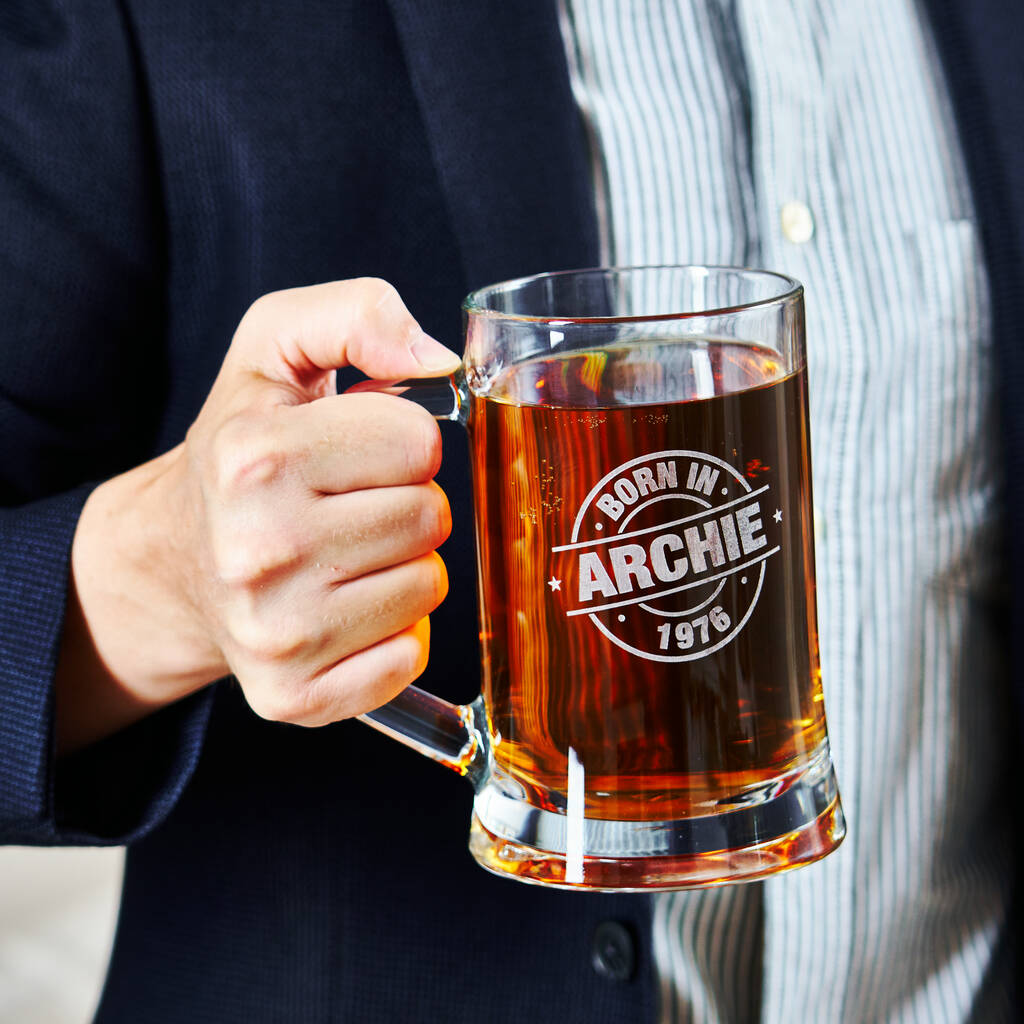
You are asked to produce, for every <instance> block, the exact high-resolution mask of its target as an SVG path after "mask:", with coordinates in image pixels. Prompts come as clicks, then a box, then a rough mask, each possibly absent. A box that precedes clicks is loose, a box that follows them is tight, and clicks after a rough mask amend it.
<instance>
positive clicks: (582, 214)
mask: <svg viewBox="0 0 1024 1024" xmlns="http://www.w3.org/2000/svg"><path fill="white" fill-rule="evenodd" d="M391 8H392V14H393V17H394V20H395V26H396V29H397V32H398V36H399V39H400V40H401V45H402V48H403V51H404V54H405V58H406V63H407V65H408V68H409V74H410V76H411V79H412V83H413V88H414V90H415V92H416V96H417V99H418V101H419V104H420V107H421V110H422V114H423V120H424V123H425V125H426V129H427V133H428V136H429V139H430V144H431V148H432V152H433V157H434V163H435V165H436V168H437V172H438V175H439V178H440V181H441V186H442V189H443V191H444V193H445V197H446V199H447V202H448V206H449V211H450V214H451V218H452V223H453V227H454V230H455V234H456V238H457V239H458V243H459V247H460V250H461V252H462V257H463V268H464V271H465V275H466V283H467V285H468V287H470V288H475V287H478V286H480V285H483V284H487V283H489V282H493V281H499V280H503V279H505V278H509V277H517V276H519V275H523V274H532V273H536V272H539V271H543V270H559V269H566V268H569V267H579V266H592V265H594V264H596V263H597V262H598V240H597V237H598V236H597V225H596V219H595V213H594V206H593V196H592V188H591V174H590V164H589V155H588V152H587V148H586V139H585V136H584V132H583V127H582V124H581V121H580V118H579V115H578V113H577V110H576V107H575V104H574V102H573V97H572V92H571V89H570V86H569V79H568V73H567V70H566V59H565V52H564V49H563V45H562V38H561V33H560V31H559V24H558V14H557V10H556V5H555V4H554V3H553V2H552V3H544V4H538V3H537V2H536V0H533V2H530V0H505V2H502V0H475V2H474V0H460V2H451V3H445V4H437V3H423V2H422V0H391Z"/></svg>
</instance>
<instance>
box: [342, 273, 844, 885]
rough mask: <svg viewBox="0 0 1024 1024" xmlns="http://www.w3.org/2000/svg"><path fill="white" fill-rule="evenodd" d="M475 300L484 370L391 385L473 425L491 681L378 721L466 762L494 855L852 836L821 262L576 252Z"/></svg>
mask: <svg viewBox="0 0 1024 1024" xmlns="http://www.w3.org/2000/svg"><path fill="white" fill-rule="evenodd" d="M463 311H464V316H465V324H466V351H465V357H464V372H463V371H460V373H459V374H457V375H456V376H454V377H452V378H444V379H442V380H441V381H440V382H439V381H436V380H435V381H405V382H402V384H401V385H398V386H396V387H394V388H392V390H394V391H395V392H397V393H402V394H405V395H406V396H407V397H412V398H415V399H416V400H419V401H421V402H422V403H423V404H424V405H426V406H427V407H428V408H429V409H431V411H432V412H434V413H435V415H438V416H439V417H440V418H448V419H456V420H459V421H461V422H462V423H463V424H466V425H467V426H468V429H469V432H470V438H471V452H472V469H473V487H474V510H475V521H476V539H477V558H478V567H479V611H480V638H481V648H482V656H483V661H482V693H481V695H480V697H478V698H477V700H475V701H474V702H473V703H472V704H469V705H465V706H458V707H457V706H453V705H451V704H449V703H447V702H446V701H443V700H441V699H440V698H437V697H434V696H433V695H431V694H428V693H426V692H424V691H423V690H420V689H418V688H416V687H409V688H408V689H407V690H405V691H404V692H403V693H402V694H400V695H399V696H398V697H397V698H395V700H393V701H392V702H391V703H390V704H387V705H384V706H383V707H382V708H379V709H378V710H376V711H373V712H371V713H369V714H367V715H364V716H362V717H363V720H364V721H367V722H368V723H369V724H371V725H373V726H374V727H376V728H378V729H380V730H382V731H383V732H386V733H388V734H389V735H392V736H394V737H395V738H397V739H400V740H401V741H402V742H405V743H407V744H409V745H410V746H413V747H415V748H416V749H418V750H420V751H421V752H422V753H425V754H427V755H429V756H431V757H433V758H435V759H436V760H439V761H441V762H442V763H444V764H447V765H448V766H450V767H452V768H454V769H456V770H457V771H459V772H461V773H462V774H464V775H466V776H467V777H468V778H469V780H470V782H471V783H472V784H473V786H474V787H475V790H476V798H475V801H474V810H473V816H472V822H471V826H470V850H471V852H472V854H473V856H474V857H475V858H476V860H477V861H478V862H479V863H480V864H481V865H483V866H484V867H485V868H487V869H489V870H491V871H493V872H496V873H499V874H505V875H508V876H511V877H515V878H519V879H522V880H524V881H529V882H536V883H542V884H546V885H553V886H560V887H564V888H571V889H617V890H655V889H677V888H688V887H695V886H706V885H718V884H723V883H727V882H738V881H746V880H750V879H754V878H759V877H763V876H765V875H769V874H773V873H775V872H778V871H783V870H786V869H788V868H793V867H797V866H799V865H802V864H806V863H809V862H811V861H814V860H817V859H819V858H820V857H823V856H824V855H826V854H827V853H829V852H830V851H831V850H833V849H835V848H836V847H837V846H838V845H839V843H840V842H841V841H842V839H843V836H844V834H845V821H844V818H843V812H842V808H841V805H840V801H839V794H838V790H837V786H836V779H835V773H834V770H833V766H832V760H831V757H830V754H829V745H828V736H827V731H826V724H825V710H824V703H823V695H822V686H821V673H820V670H819V664H818V641H817V624H816V609H815V581H814V551H813V530H812V519H811V476H810V450H809V438H808V425H807V368H806V354H805V340H804V314H803V290H802V288H801V286H800V285H799V284H798V283H797V282H796V281H793V280H791V279H789V278H786V277H782V276H780V275H778V274H772V273H768V272H764V271H754V270H743V269H733V268H724V267H646V268H628V269H599V270H587V271H570V272H566V273H558V274H544V275H539V276H536V277H530V278H523V279H520V280H516V281H511V282H506V283H503V284H498V285H494V286H491V287H488V288H483V289H481V290H479V291H476V292H474V293H473V294H471V295H470V296H469V297H468V298H467V300H466V302H465V304H464V307H463ZM369 386H371V387H374V386H380V385H379V383H378V384H370V385H369ZM439 403H441V404H439ZM445 403H446V404H447V408H442V407H441V406H442V405H443V404H445Z"/></svg>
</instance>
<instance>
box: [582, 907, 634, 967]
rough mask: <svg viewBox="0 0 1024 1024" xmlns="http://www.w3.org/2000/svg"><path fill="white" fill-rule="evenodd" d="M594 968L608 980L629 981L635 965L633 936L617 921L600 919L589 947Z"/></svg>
mask: <svg viewBox="0 0 1024 1024" xmlns="http://www.w3.org/2000/svg"><path fill="white" fill-rule="evenodd" d="M590 962H591V964H593V967H594V970H595V971H596V972H597V973H598V974H599V975H600V976H601V977H602V978H607V979H608V980H609V981H629V979H630V978H631V977H632V976H633V970H634V968H635V967H636V950H635V948H634V944H633V936H632V935H630V934H629V930H628V929H627V928H626V926H625V925H623V924H620V923H619V922H618V921H602V922H601V923H600V924H599V925H598V926H597V928H596V929H595V930H594V941H593V944H592V945H591V949H590Z"/></svg>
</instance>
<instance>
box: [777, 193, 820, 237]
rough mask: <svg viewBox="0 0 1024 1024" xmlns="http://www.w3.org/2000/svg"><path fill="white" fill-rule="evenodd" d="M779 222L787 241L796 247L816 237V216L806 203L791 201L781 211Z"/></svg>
mask: <svg viewBox="0 0 1024 1024" xmlns="http://www.w3.org/2000/svg"><path fill="white" fill-rule="evenodd" d="M779 222H780V223H781V224H782V233H783V235H785V236H786V239H787V240H788V241H790V242H793V243H794V244H795V245H803V243H804V242H809V241H810V240H811V237H812V236H813V235H814V215H813V214H812V213H811V211H810V208H809V207H808V206H807V204H806V203H801V202H800V200H799V199H790V201H789V202H788V203H783V204H782V209H781V210H780V211H779Z"/></svg>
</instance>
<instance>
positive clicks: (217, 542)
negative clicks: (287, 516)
mask: <svg viewBox="0 0 1024 1024" xmlns="http://www.w3.org/2000/svg"><path fill="white" fill-rule="evenodd" d="M210 550H211V558H212V562H213V571H214V573H215V575H216V577H217V579H218V581H219V582H220V583H221V584H222V585H223V586H224V587H226V588H227V589H228V590H229V591H243V592H244V591H249V590H252V589H255V588H261V587H263V586H265V585H266V584H267V582H268V581H269V580H271V579H273V578H274V577H277V576H280V575H282V574H283V573H285V572H287V571H288V570H289V569H292V568H293V567H295V566H296V565H297V564H299V563H300V562H302V560H303V557H304V547H303V545H302V544H301V542H300V541H298V540H297V539H296V538H295V537H293V536H291V535H290V534H288V533H287V532H285V531H283V530H280V529H277V530H270V529H263V530H258V531H256V530H252V529H250V530H244V529H235V528H232V527H229V526H227V525H225V526H224V527H223V528H222V529H221V530H220V531H219V532H218V533H217V535H216V536H215V537H214V538H213V540H212V542H211V545H210Z"/></svg>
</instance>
